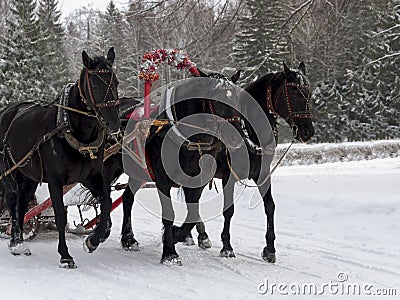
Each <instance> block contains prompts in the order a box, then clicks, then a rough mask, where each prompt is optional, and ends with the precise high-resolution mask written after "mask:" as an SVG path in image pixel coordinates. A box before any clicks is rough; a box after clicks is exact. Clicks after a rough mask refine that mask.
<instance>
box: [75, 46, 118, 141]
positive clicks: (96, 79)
mask: <svg viewBox="0 0 400 300" xmlns="http://www.w3.org/2000/svg"><path fill="white" fill-rule="evenodd" d="M114 59H115V53H114V48H113V47H111V48H110V50H109V51H108V54H107V57H103V56H96V57H94V58H93V59H92V58H91V57H89V55H88V54H87V53H86V51H85V50H84V51H83V52H82V61H83V66H84V68H83V70H82V71H81V75H80V78H79V81H78V83H79V92H80V96H81V98H82V101H83V102H84V103H85V105H86V106H87V108H88V109H89V110H91V111H94V112H95V114H96V116H97V117H98V119H99V120H100V122H101V123H102V124H103V125H104V126H105V127H106V129H107V133H110V134H113V133H117V132H118V131H119V129H120V119H119V114H118V105H119V99H118V90H117V87H118V79H117V76H116V75H115V73H114V71H113V69H112V65H113V63H114Z"/></svg>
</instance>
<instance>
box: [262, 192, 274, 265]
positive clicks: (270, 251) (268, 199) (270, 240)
mask: <svg viewBox="0 0 400 300" xmlns="http://www.w3.org/2000/svg"><path fill="white" fill-rule="evenodd" d="M263 200H264V211H265V214H266V215H267V233H266V234H265V240H266V243H267V245H266V246H265V247H264V249H263V251H262V253H261V257H262V258H263V259H264V260H265V261H267V262H270V263H274V262H275V261H276V255H275V245H274V243H275V231H274V212H275V203H274V199H273V198H272V193H271V186H269V189H268V191H267V193H266V194H265V196H264V197H263Z"/></svg>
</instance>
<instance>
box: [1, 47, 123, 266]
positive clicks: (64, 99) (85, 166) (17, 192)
mask: <svg viewBox="0 0 400 300" xmlns="http://www.w3.org/2000/svg"><path fill="white" fill-rule="evenodd" d="M82 59H83V65H84V68H83V70H82V71H81V74H80V77H79V79H78V80H77V82H76V83H75V84H71V85H68V86H67V87H66V88H65V90H64V92H63V95H62V96H60V97H59V99H58V101H57V100H56V101H55V102H53V103H51V104H46V105H45V104H40V103H34V102H24V103H18V104H16V105H13V106H11V107H9V108H6V109H5V110H4V111H2V112H1V115H0V140H1V141H2V142H1V145H0V146H1V147H0V148H1V150H2V154H3V159H2V160H1V171H2V174H3V175H2V177H3V178H2V184H3V188H4V191H5V198H6V201H7V203H8V207H9V209H10V214H11V222H12V232H11V239H10V243H9V248H10V251H11V253H12V254H14V255H18V254H25V255H30V251H29V249H28V248H27V247H26V246H25V245H24V244H23V237H22V226H23V220H24V216H25V213H26V209H27V205H28V202H29V200H30V198H31V195H32V194H33V193H34V191H35V190H36V187H37V185H38V183H39V182H47V183H48V186H49V191H50V195H51V198H52V204H53V208H54V212H55V219H56V225H57V229H58V233H59V244H58V252H59V254H60V255H61V260H60V263H61V266H62V267H66V268H75V267H76V265H75V262H74V260H73V258H72V256H71V255H70V254H69V252H68V248H67V245H66V241H65V226H66V222H67V214H66V211H65V209H64V204H63V194H62V190H63V186H65V185H68V184H71V183H75V182H80V183H82V184H83V185H84V186H86V187H87V188H88V189H89V190H90V191H91V193H92V194H93V195H95V196H96V197H97V198H98V199H100V203H101V215H100V222H99V224H98V225H97V227H96V229H95V230H94V232H93V233H92V234H90V235H89V236H88V237H87V238H86V241H85V243H84V246H85V248H86V250H87V251H89V252H92V251H94V250H95V249H96V248H97V247H98V245H99V243H100V242H103V241H104V240H105V239H106V238H107V236H108V234H109V230H108V227H109V219H110V217H109V213H110V209H111V199H110V196H109V193H108V187H107V186H106V184H105V181H104V176H103V155H104V138H105V135H106V134H107V133H108V134H112V133H116V132H118V131H119V129H120V120H119V116H118V92H117V85H118V80H117V78H116V76H115V74H114V72H113V69H112V65H113V63H114V59H115V53H114V49H113V48H110V50H109V51H108V54H107V57H106V58H105V57H102V56H101V57H95V58H94V59H92V58H90V57H89V56H88V55H87V53H86V52H85V51H83V52H82ZM17 208H18V212H17Z"/></svg>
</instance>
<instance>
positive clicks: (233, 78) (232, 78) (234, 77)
mask: <svg viewBox="0 0 400 300" xmlns="http://www.w3.org/2000/svg"><path fill="white" fill-rule="evenodd" d="M240 72H242V70H239V71H237V72H236V73H235V74H233V75H232V77H231V81H232V82H233V83H236V82H237V81H238V80H239V78H240Z"/></svg>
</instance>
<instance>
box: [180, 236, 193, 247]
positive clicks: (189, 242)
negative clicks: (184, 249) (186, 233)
mask: <svg viewBox="0 0 400 300" xmlns="http://www.w3.org/2000/svg"><path fill="white" fill-rule="evenodd" d="M182 244H184V245H185V246H193V245H196V244H195V242H194V239H193V238H192V237H186V238H185V240H184V241H183V242H182Z"/></svg>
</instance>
